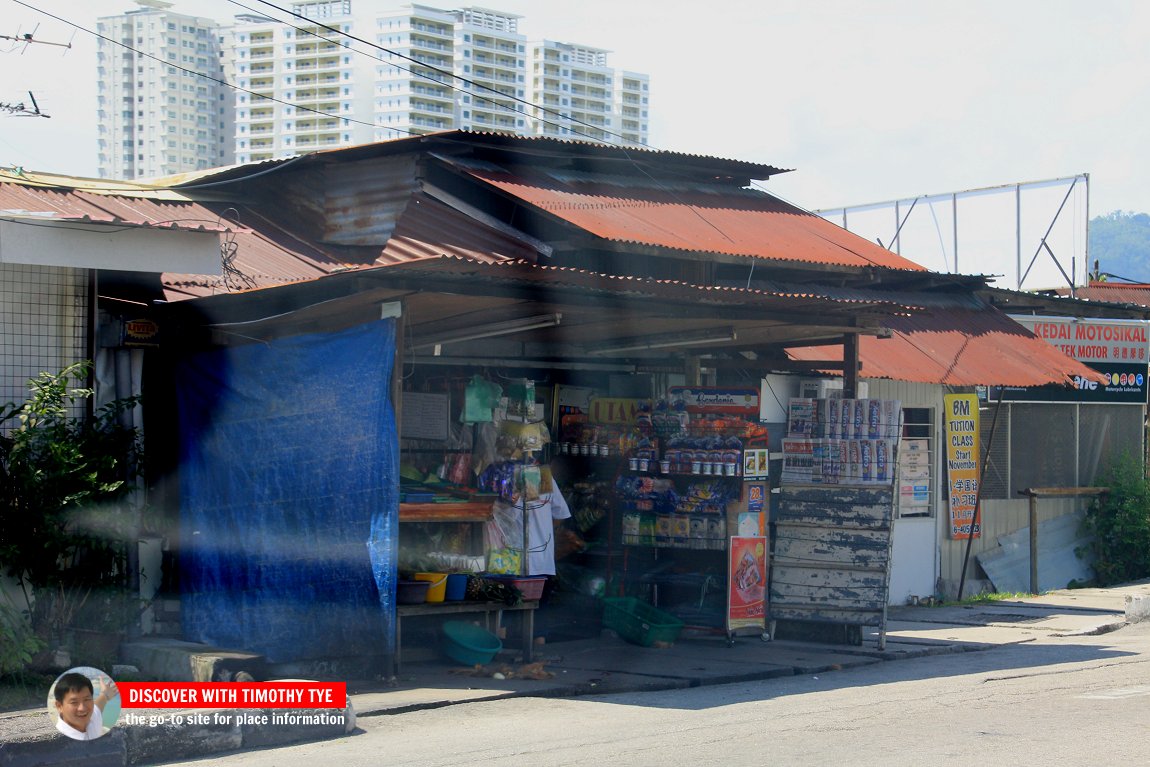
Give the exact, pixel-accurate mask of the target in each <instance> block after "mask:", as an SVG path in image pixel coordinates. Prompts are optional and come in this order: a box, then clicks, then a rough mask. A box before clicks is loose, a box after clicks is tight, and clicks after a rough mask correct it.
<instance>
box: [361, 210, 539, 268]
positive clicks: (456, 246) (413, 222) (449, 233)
mask: <svg viewBox="0 0 1150 767" xmlns="http://www.w3.org/2000/svg"><path fill="white" fill-rule="evenodd" d="M538 255H539V253H538V250H537V249H536V248H534V247H532V246H531V245H530V244H528V243H527V242H525V241H524V240H522V239H519V238H516V237H513V236H512V235H510V234H505V233H503V232H500V231H498V230H496V229H494V228H492V227H489V226H484V225H483V224H481V223H480V222H478V221H476V220H475V219H473V218H471V217H470V216H467V215H465V214H463V213H460V212H458V211H456V210H454V209H453V208H450V207H448V206H447V205H444V204H443V203H441V202H439V201H437V200H434V199H432V198H431V197H428V196H427V195H425V194H417V195H414V196H413V197H412V198H411V200H410V202H408V204H407V207H406V208H404V210H403V213H402V214H401V215H400V216H399V220H398V221H397V222H396V224H395V230H394V232H393V233H392V235H391V237H390V239H388V241H387V245H386V246H384V248H383V252H382V253H380V255H379V258H378V259H376V264H377V265H379V266H386V265H392V264H401V263H407V262H411V261H424V260H427V259H439V258H442V257H444V256H454V257H457V258H460V259H464V260H468V261H474V262H479V263H491V262H494V261H506V260H514V261H518V260H525V261H534V260H536V258H537V257H538Z"/></svg>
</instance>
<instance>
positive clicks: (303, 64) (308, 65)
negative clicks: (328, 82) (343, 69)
mask: <svg viewBox="0 0 1150 767" xmlns="http://www.w3.org/2000/svg"><path fill="white" fill-rule="evenodd" d="M295 68H296V71H300V72H305V71H307V72H310V71H312V70H317V71H318V70H323V69H326V70H330V69H338V68H339V56H325V57H322V58H297V59H296V60H295Z"/></svg>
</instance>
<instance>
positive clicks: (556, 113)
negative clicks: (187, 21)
mask: <svg viewBox="0 0 1150 767" xmlns="http://www.w3.org/2000/svg"><path fill="white" fill-rule="evenodd" d="M229 2H231V3H232V4H233V5H238V6H239V7H241V8H245V9H246V10H249V11H251V10H253V9H251V8H249V7H248V6H246V5H243V4H242V3H240V2H239V0H229ZM256 2H258V3H262V4H264V5H266V6H268V7H269V8H274V9H276V10H277V11H279V12H280V13H286V14H288V15H289V16H294V17H295V18H297V19H302V20H304V21H307V22H308V23H310V24H315V25H316V26H317V27H322V28H323V29H326V30H328V31H329V32H333V33H335V34H337V35H340V36H342V37H346V38H348V39H349V40H355V41H356V42H359V43H363V44H364V45H367V46H370V47H372V48H375V49H376V50H379V51H383V52H384V53H387V54H388V55H391V56H395V57H397V58H400V59H403V60H404V61H410V62H412V63H413V64H418V65H419V66H421V67H426V68H427V69H430V70H431V71H433V72H436V73H438V74H440V75H443V76H444V77H449V78H451V79H453V80H458V81H460V82H462V83H465V84H467V85H470V86H472V87H475V88H481V89H483V90H485V91H490V92H492V93H495V94H498V95H499V96H501V97H502V98H505V99H510V100H511V101H515V102H517V103H520V104H523V105H525V106H528V107H531V108H533V109H538V110H539V111H541V112H544V113H546V114H550V115H554V116H556V117H559V118H560V119H563V120H568V121H570V122H571V123H574V124H575V125H582V126H583V127H585V128H589V129H591V130H595V131H599V132H601V133H605V134H607V135H608V136H615V137H616V138H620V139H623V140H624V141H626V137H625V136H623V135H622V134H620V133H615V132H614V131H610V130H607V129H605V128H603V127H602V126H599V125H594V124H592V123H588V122H584V121H582V120H577V119H575V118H574V117H571V116H570V115H567V114H564V113H563V112H560V111H558V110H555V109H551V108H549V107H547V106H544V105H541V104H536V103H534V102H531V101H528V100H527V99H524V98H520V97H518V96H514V95H512V94H508V93H503V92H502V91H499V90H497V89H495V88H492V87H491V86H489V85H484V84H483V83H480V82H477V81H475V80H472V79H470V78H467V77H464V76H462V75H457V74H455V73H454V72H450V71H448V70H446V69H442V68H440V67H437V66H434V65H432V64H428V63H426V62H423V61H420V60H418V59H416V58H413V57H411V56H408V55H406V54H403V53H400V52H398V51H393V50H391V49H390V48H386V47H384V46H382V45H379V44H378V43H373V42H371V41H369V40H364V39H363V38H361V37H356V36H355V35H353V34H351V33H350V32H344V31H343V30H340V29H336V28H335V27H332V26H329V25H327V24H324V23H323V22H321V21H319V20H318V19H312V18H309V17H307V16H304V15H303V14H301V13H297V12H295V11H292V10H288V9H287V8H283V7H281V6H279V5H276V4H275V3H272V2H269V0H256ZM253 12H254V11H253ZM273 21H277V20H276V19H273ZM279 23H287V22H282V21H281V22H279ZM295 29H297V30H298V29H299V27H295ZM301 31H303V30H301ZM311 34H314V33H311ZM315 36H316V37H319V35H315ZM320 39H321V40H327V38H323V37H320ZM327 42H332V41H331V40H327ZM351 50H353V51H356V49H354V48H352V49H351ZM356 52H357V53H362V51H356ZM372 58H373V59H377V60H379V61H382V59H378V57H376V56H372ZM384 63H385V64H387V65H388V66H392V67H396V68H397V69H399V70H400V71H403V72H409V73H411V74H413V75H416V76H419V77H425V78H427V79H429V80H431V81H432V82H435V83H438V84H440V85H445V86H447V87H448V88H451V89H452V90H454V91H459V92H460V93H465V91H464V90H463V89H462V88H458V87H456V86H454V85H451V84H449V83H445V82H443V81H441V80H437V79H435V78H433V77H430V76H428V75H426V74H423V73H422V72H417V71H414V70H411V69H406V68H404V67H400V66H398V65H396V64H391V63H389V62H384ZM494 103H496V105H497V106H500V107H501V108H505V109H508V110H510V111H513V112H516V113H518V114H522V115H524V116H526V117H530V116H531V114H530V113H528V112H524V111H523V110H519V109H514V108H513V107H508V106H506V105H500V104H498V102H494ZM543 122H545V123H546V124H547V125H551V126H553V127H556V128H561V127H563V126H562V125H557V124H556V123H551V122H546V121H543ZM389 130H393V129H389ZM576 135H582V134H576ZM583 137H584V138H588V139H593V140H596V141H601V142H603V143H604V144H607V145H609V146H619V145H617V144H613V143H612V142H610V141H606V140H605V139H600V138H597V137H595V136H589V135H584V136H583Z"/></svg>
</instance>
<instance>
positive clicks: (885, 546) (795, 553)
mask: <svg viewBox="0 0 1150 767" xmlns="http://www.w3.org/2000/svg"><path fill="white" fill-rule="evenodd" d="M775 536H776V537H775V549H774V556H775V558H776V560H778V561H780V562H783V561H785V562H787V563H791V564H804V563H805V564H807V565H809V566H813V565H820V566H825V567H842V566H844V565H848V566H852V567H864V568H879V569H881V568H884V567H885V566H886V564H887V559H888V557H889V549H890V546H889V540H890V534H889V533H888V532H887V531H884V530H850V529H844V528H826V527H811V526H803V525H791V524H786V523H783V522H780V523H778V524H777V525H776V527H775Z"/></svg>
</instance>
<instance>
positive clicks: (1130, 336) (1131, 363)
mask: <svg viewBox="0 0 1150 767" xmlns="http://www.w3.org/2000/svg"><path fill="white" fill-rule="evenodd" d="M1011 318H1012V319H1013V320H1015V321H1016V322H1018V323H1019V324H1021V325H1023V326H1024V327H1026V328H1027V329H1028V330H1030V331H1031V332H1032V333H1034V334H1035V335H1036V336H1038V337H1039V338H1041V339H1042V340H1044V341H1046V342H1047V343H1049V344H1052V345H1053V346H1057V347H1058V348H1059V349H1060V350H1062V352H1063V353H1064V354H1066V355H1067V356H1069V357H1073V358H1074V359H1076V360H1078V361H1079V362H1082V363H1085V364H1086V365H1089V366H1090V367H1092V368H1094V369H1095V370H1097V371H1098V372H1100V373H1103V374H1105V375H1106V377H1107V379H1108V380H1107V381H1106V382H1105V383H1100V382H1097V381H1090V380H1086V379H1084V378H1076V379H1075V381H1074V386H1073V387H1068V386H1057V385H1052V386H1034V387H1030V388H1024V387H1014V386H1006V387H1002V388H1001V389H999V388H998V387H992V388H991V389H990V391H989V392H988V397H989V398H990V399H991V400H997V399H998V397H999V394H1001V395H1002V399H1003V400H1005V401H1008V402H1088V403H1108V404H1121V403H1128V404H1138V405H1141V404H1145V403H1146V391H1147V386H1148V381H1147V364H1148V363H1150V341H1148V338H1150V332H1148V330H1147V327H1148V326H1150V323H1148V322H1146V321H1144V320H1099V319H1079V318H1075V317H1031V316H1022V315H1018V316H1016V315H1011Z"/></svg>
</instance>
